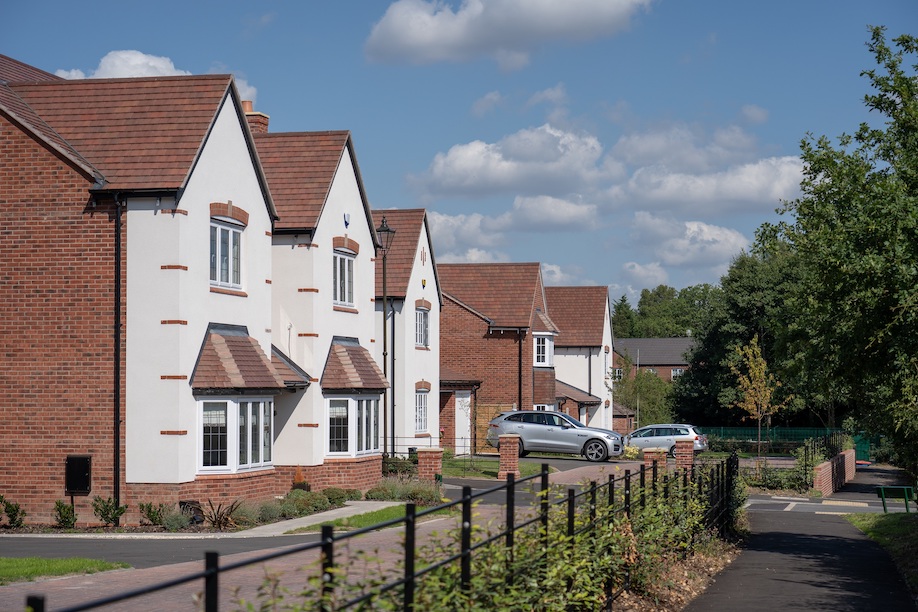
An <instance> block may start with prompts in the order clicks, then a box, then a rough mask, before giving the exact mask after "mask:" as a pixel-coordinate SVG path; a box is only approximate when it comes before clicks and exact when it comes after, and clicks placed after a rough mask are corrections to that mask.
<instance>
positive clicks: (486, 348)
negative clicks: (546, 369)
mask: <svg viewBox="0 0 918 612" xmlns="http://www.w3.org/2000/svg"><path fill="white" fill-rule="evenodd" d="M440 338H441V342H440V363H441V364H442V365H445V366H449V367H451V368H452V369H454V370H457V371H459V372H464V373H465V374H467V375H468V376H469V377H470V378H472V379H474V380H480V381H482V382H481V387H480V388H479V390H478V397H477V402H478V403H479V404H517V405H518V406H520V407H522V408H531V407H532V404H533V401H532V391H533V380H532V350H533V349H532V336H531V335H529V334H526V335H525V336H524V337H523V346H522V360H523V366H522V372H523V374H522V376H523V379H522V399H520V393H519V376H520V369H519V355H520V353H519V351H520V347H519V342H520V338H519V334H517V332H515V331H504V332H492V333H489V332H488V324H487V323H486V322H485V321H483V320H482V319H481V318H480V317H478V316H476V315H473V314H472V313H470V312H469V311H468V310H466V309H464V308H462V307H460V306H458V305H456V304H455V303H454V302H453V301H451V300H444V302H443V310H442V312H441V315H440ZM552 401H554V390H552Z"/></svg>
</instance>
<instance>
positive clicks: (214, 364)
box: [191, 324, 285, 392]
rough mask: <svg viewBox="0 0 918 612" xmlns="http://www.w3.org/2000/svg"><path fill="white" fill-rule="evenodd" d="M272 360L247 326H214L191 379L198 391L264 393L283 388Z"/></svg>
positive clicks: (205, 340)
mask: <svg viewBox="0 0 918 612" xmlns="http://www.w3.org/2000/svg"><path fill="white" fill-rule="evenodd" d="M284 386H285V385H284V380H283V378H281V377H280V375H279V374H278V373H277V371H276V370H275V369H274V366H272V365H271V360H270V359H268V356H267V355H265V353H264V351H262V350H261V345H259V344H258V341H256V340H255V339H254V338H252V337H251V336H249V334H248V330H246V328H245V327H241V326H238V325H216V324H211V325H210V326H208V329H207V336H206V337H205V339H204V345H203V346H202V347H201V352H200V353H199V354H198V362H197V364H196V365H195V368H194V373H193V374H192V376H191V387H192V389H195V390H198V391H210V392H215V391H233V390H237V391H238V390H250V391H251V390H255V389H258V390H263V391H265V392H272V391H276V390H280V389H283V388H284Z"/></svg>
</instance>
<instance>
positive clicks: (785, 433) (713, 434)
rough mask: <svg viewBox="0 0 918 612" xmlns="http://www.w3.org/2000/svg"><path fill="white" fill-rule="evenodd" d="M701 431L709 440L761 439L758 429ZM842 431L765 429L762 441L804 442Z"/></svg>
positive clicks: (702, 428)
mask: <svg viewBox="0 0 918 612" xmlns="http://www.w3.org/2000/svg"><path fill="white" fill-rule="evenodd" d="M700 429H701V431H702V433H704V434H705V435H706V436H708V438H709V439H710V438H717V439H720V440H752V441H755V440H758V439H759V437H758V436H759V433H758V432H759V430H758V428H757V427H701V428H700ZM840 431H841V430H840V429H830V428H823V427H770V428H766V427H763V428H762V441H763V442H764V441H766V440H767V441H769V442H803V441H804V440H810V439H813V438H821V437H823V436H828V435H831V434H834V433H837V432H840Z"/></svg>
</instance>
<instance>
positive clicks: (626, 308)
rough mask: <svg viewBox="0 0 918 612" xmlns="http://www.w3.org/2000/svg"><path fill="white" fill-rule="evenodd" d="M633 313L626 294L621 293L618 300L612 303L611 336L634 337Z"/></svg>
mask: <svg viewBox="0 0 918 612" xmlns="http://www.w3.org/2000/svg"><path fill="white" fill-rule="evenodd" d="M634 318H635V313H634V310H633V309H632V308H631V304H629V303H628V296H626V295H623V296H622V298H621V299H620V300H618V301H617V302H615V303H614V304H612V337H613V338H633V337H634Z"/></svg>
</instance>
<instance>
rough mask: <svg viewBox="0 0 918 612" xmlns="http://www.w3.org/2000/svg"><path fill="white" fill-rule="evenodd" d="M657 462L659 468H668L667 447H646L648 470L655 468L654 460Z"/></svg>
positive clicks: (645, 454) (645, 459) (645, 461)
mask: <svg viewBox="0 0 918 612" xmlns="http://www.w3.org/2000/svg"><path fill="white" fill-rule="evenodd" d="M654 461H656V462H657V470H665V469H666V449H665V448H645V449H644V465H645V466H646V467H647V469H648V470H652V469H653V462H654Z"/></svg>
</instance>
